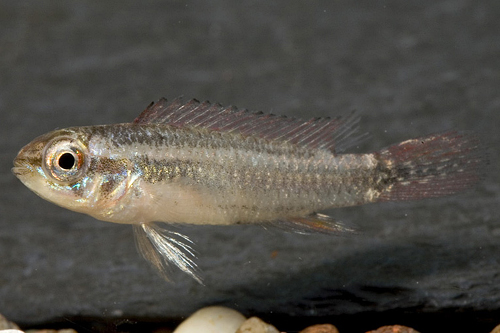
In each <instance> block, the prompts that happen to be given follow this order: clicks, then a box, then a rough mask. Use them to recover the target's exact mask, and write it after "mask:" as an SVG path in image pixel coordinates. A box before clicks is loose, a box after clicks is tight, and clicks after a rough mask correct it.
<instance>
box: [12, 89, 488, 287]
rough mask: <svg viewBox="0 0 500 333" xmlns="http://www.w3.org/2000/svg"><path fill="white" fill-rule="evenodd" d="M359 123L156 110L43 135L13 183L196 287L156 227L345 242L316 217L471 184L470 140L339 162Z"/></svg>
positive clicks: (180, 252)
mask: <svg viewBox="0 0 500 333" xmlns="http://www.w3.org/2000/svg"><path fill="white" fill-rule="evenodd" d="M358 121H359V118H358V117H355V116H354V115H350V116H347V117H345V118H336V119H311V120H309V121H304V120H300V119H294V118H286V117H278V116H274V115H266V114H263V113H260V112H250V111H247V110H239V109H236V108H234V107H223V106H221V105H219V104H211V103H209V102H204V103H200V102H198V101H196V100H191V101H189V102H187V103H184V102H183V101H182V100H181V99H180V98H178V99H175V100H173V101H172V102H167V100H165V99H161V100H160V101H158V102H157V103H152V104H151V105H150V106H149V107H148V108H147V109H146V110H144V111H143V112H142V113H141V115H140V116H139V117H138V118H136V119H135V121H134V122H132V123H124V124H115V125H100V126H87V127H73V128H67V129H62V130H56V131H53V132H50V133H47V134H45V135H42V136H40V137H38V138H36V139H35V140H33V141H32V142H31V143H29V144H28V145H26V146H25V147H24V148H22V150H21V151H20V152H19V154H18V156H17V157H16V159H15V160H14V168H13V172H14V174H15V175H16V176H17V177H18V178H19V179H20V180H21V181H22V182H23V183H24V184H25V185H26V186H27V187H28V188H30V189H31V190H32V191H33V192H35V193H36V194H38V195H39V196H41V197H42V198H44V199H46V200H48V201H50V202H53V203H55V204H57V205H59V206H62V207H65V208H68V209H70V210H73V211H77V212H81V213H85V214H88V215H91V216H93V217H95V218H97V219H99V220H103V221H108V222H115V223H127V224H133V225H134V231H135V236H136V241H137V245H138V248H139V250H140V252H141V253H142V255H143V256H144V257H145V258H146V259H147V260H149V261H150V262H151V263H152V264H153V265H154V266H155V267H156V268H157V269H158V270H159V271H160V272H161V273H162V274H163V275H164V276H165V277H166V278H168V276H167V271H168V268H169V263H173V264H175V265H176V266H178V267H179V268H180V269H181V270H183V271H184V272H186V273H187V274H189V275H191V276H192V277H193V278H194V279H195V280H197V281H198V282H200V283H201V279H200V277H199V274H198V272H197V268H196V264H195V262H194V259H195V255H194V252H193V249H192V247H191V245H190V244H191V241H190V239H189V238H188V237H187V236H185V235H182V234H180V233H177V232H172V231H169V230H167V229H165V228H163V227H161V226H160V225H159V224H156V223H155V222H165V223H187V224H216V225H232V224H239V223H259V224H273V225H278V226H280V227H284V228H287V229H290V230H293V231H296V232H302V233H309V232H320V233H328V234H336V233H345V232H350V231H352V230H351V229H350V228H348V227H346V226H344V225H343V224H342V223H340V222H337V221H335V220H334V219H333V218H331V217H329V216H326V215H324V214H319V213H316V212H318V211H322V210H325V209H329V208H333V207H344V206H353V205H361V204H366V203H373V202H380V201H398V200H414V199H422V198H429V197H437V196H444V195H449V194H453V193H456V192H459V191H462V190H465V189H468V188H470V187H472V186H473V185H474V184H475V183H476V182H477V180H478V179H479V174H480V170H481V167H482V165H483V157H482V156H483V154H482V152H481V149H479V147H480V143H479V141H478V139H477V137H476V136H475V135H474V134H473V133H471V132H458V131H450V132H445V133H439V134H434V135H429V136H426V137H422V138H417V139H412V140H408V141H404V142H402V143H399V144H395V145H392V146H389V147H387V148H384V149H382V150H380V151H378V152H374V153H368V154H344V153H341V152H342V151H343V150H344V149H345V148H347V147H348V146H349V145H352V144H354V143H356V142H357V141H358V140H359V139H360V138H361V136H357V137H356V136H355V135H353V133H355V131H356V129H357V126H358Z"/></svg>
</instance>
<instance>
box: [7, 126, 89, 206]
mask: <svg viewBox="0 0 500 333" xmlns="http://www.w3.org/2000/svg"><path fill="white" fill-rule="evenodd" d="M89 165H90V158H89V156H88V149H87V144H86V142H85V139H84V137H83V136H82V135H79V134H78V133H77V132H76V131H74V130H71V129H64V130H56V131H52V132H49V133H47V134H44V135H41V136H39V137H37V138H36V139H34V140H33V141H31V142H30V143H29V144H27V145H26V146H24V147H23V148H22V149H21V150H20V151H19V153H18V154H17V157H16V158H15V159H14V167H13V168H12V172H13V173H14V175H15V176H16V177H17V178H18V179H19V180H20V181H21V182H22V183H23V184H24V185H25V186H26V187H28V188H29V189H30V190H32V191H33V192H35V193H36V194H38V195H39V196H40V197H42V198H44V199H46V200H48V201H50V202H53V203H55V204H57V205H59V206H63V207H66V208H69V209H72V210H78V209H77V208H78V206H79V205H81V203H82V202H81V191H79V190H80V189H81V187H82V185H83V184H84V182H85V178H86V177H87V175H88V172H87V171H88V169H89Z"/></svg>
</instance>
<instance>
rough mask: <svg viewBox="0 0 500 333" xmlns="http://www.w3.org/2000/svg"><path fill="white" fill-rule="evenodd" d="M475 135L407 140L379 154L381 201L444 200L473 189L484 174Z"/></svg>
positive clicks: (453, 132) (446, 134)
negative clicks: (482, 173) (443, 197)
mask: <svg viewBox="0 0 500 333" xmlns="http://www.w3.org/2000/svg"><path fill="white" fill-rule="evenodd" d="M480 148H481V146H480V142H479V139H478V137H477V136H476V135H474V134H473V133H472V132H458V131H450V132H445V133H440V134H434V135H429V136H426V137H421V138H417V139H412V140H407V141H404V142H401V143H399V144H396V145H392V146H389V147H387V148H385V149H383V150H381V151H380V152H378V153H376V154H375V155H376V157H377V158H378V159H379V161H380V165H381V168H382V170H383V171H384V172H382V173H381V174H383V175H385V177H384V178H385V179H382V180H381V183H383V184H384V185H385V186H383V189H382V191H381V193H380V196H379V197H378V201H399V200H417V199H423V198H432V197H440V196H445V195H449V194H453V193H456V192H460V191H463V190H466V189H468V188H471V187H472V186H474V184H476V183H477V182H478V180H479V179H480V178H481V171H482V170H484V168H483V166H484V152H483V150H482V149H480Z"/></svg>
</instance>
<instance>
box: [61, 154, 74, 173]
mask: <svg viewBox="0 0 500 333" xmlns="http://www.w3.org/2000/svg"><path fill="white" fill-rule="evenodd" d="M75 162H76V160H75V156H73V154H72V153H63V154H62V155H61V156H59V160H58V161H57V164H58V165H59V166H60V167H61V168H62V169H64V170H71V168H73V166H74V165H75Z"/></svg>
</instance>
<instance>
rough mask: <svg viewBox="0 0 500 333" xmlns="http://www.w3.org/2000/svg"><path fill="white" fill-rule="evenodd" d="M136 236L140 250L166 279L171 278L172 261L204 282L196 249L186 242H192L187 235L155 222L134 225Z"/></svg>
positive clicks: (194, 277)
mask: <svg viewBox="0 0 500 333" xmlns="http://www.w3.org/2000/svg"><path fill="white" fill-rule="evenodd" d="M134 236H135V240H136V244H137V248H138V250H139V252H140V253H141V254H142V256H143V257H144V258H145V259H146V260H147V261H149V262H150V263H151V264H152V265H153V266H154V267H155V268H156V269H157V270H158V271H159V272H160V274H161V275H162V276H163V277H164V278H165V279H166V280H170V279H169V273H170V269H171V267H170V264H171V263H172V264H174V265H176V266H177V267H179V269H180V270H182V271H183V272H185V273H187V274H189V275H190V276H191V277H192V278H193V279H195V280H196V281H197V282H198V283H200V284H203V282H202V280H201V278H200V277H199V276H198V274H197V266H196V263H195V262H194V259H196V255H195V253H194V250H193V248H192V247H191V246H190V245H189V244H186V243H185V242H187V243H191V244H192V241H191V240H190V239H189V238H188V237H187V236H185V235H183V234H180V233H178V232H174V231H170V230H166V229H164V228H162V227H160V226H158V225H157V224H155V223H143V224H140V225H134ZM183 241H185V242H183Z"/></svg>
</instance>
